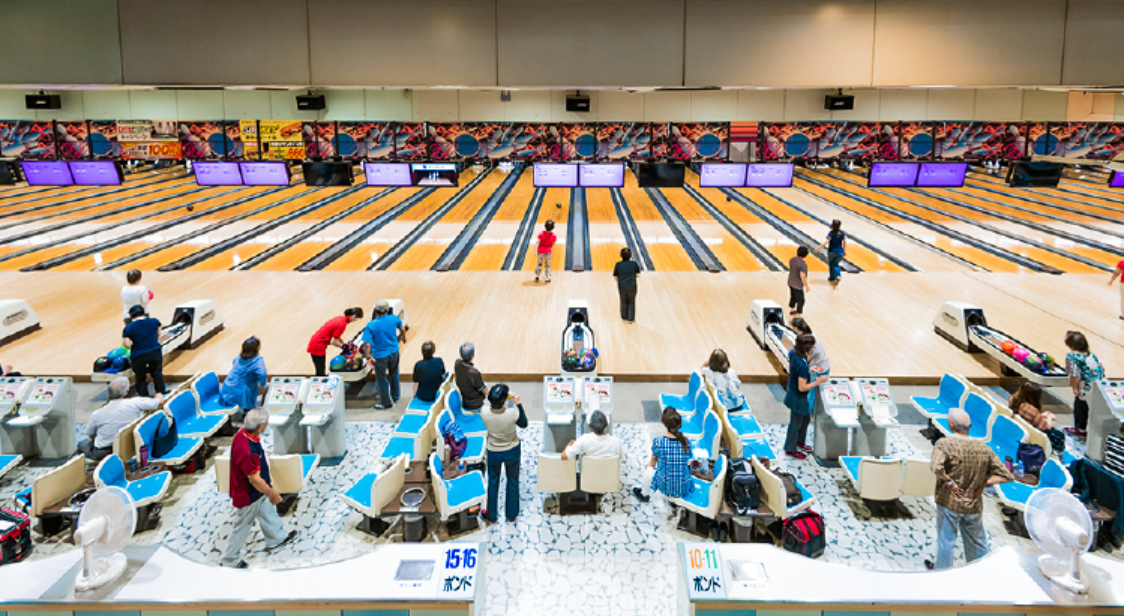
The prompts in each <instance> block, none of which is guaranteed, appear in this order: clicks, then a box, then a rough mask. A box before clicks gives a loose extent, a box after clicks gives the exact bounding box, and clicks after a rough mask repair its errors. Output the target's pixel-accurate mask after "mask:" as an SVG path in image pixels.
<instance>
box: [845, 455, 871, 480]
mask: <svg viewBox="0 0 1124 616" xmlns="http://www.w3.org/2000/svg"><path fill="white" fill-rule="evenodd" d="M864 457H866V456H840V457H839V466H840V467H842V468H843V472H845V473H847V478H848V479H850V480H851V483H858V482H859V465H860V464H862V461H863V458H864Z"/></svg>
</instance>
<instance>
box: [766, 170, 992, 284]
mask: <svg viewBox="0 0 1124 616" xmlns="http://www.w3.org/2000/svg"><path fill="white" fill-rule="evenodd" d="M745 193H746V196H748V197H750V198H751V199H754V200H755V201H757V202H758V203H759V204H761V205H762V206H763V207H770V203H771V201H770V199H769V198H770V197H773V198H780V199H784V200H785V201H787V202H788V203H791V204H793V205H795V206H797V207H799V208H800V209H802V210H804V211H806V212H808V213H810V214H812V215H815V216H818V217H819V218H822V219H823V220H835V219H838V220H839V221H840V222H841V223H843V227H842V228H843V231H844V232H846V233H847V234H848V236H849V237H851V238H852V239H854V238H859V239H862V240H863V241H865V242H867V243H869V244H871V245H874V246H877V247H878V248H879V249H880V250H884V251H886V252H888V253H890V254H892V255H894V256H895V257H897V258H899V259H902V260H904V261H905V262H907V263H909V264H910V265H912V266H914V267H916V268H918V269H919V270H921V271H924V272H963V271H969V270H971V269H972V267H971V265H969V264H968V263H966V262H964V261H961V260H958V259H955V258H953V257H952V256H951V255H947V254H945V253H943V252H941V251H939V250H937V249H936V247H935V245H934V242H935V241H936V234H934V233H933V232H932V231H930V230H928V229H925V228H921V227H919V228H917V229H915V230H913V231H912V232H916V233H917V234H918V235H916V236H914V239H910V238H908V237H905V236H904V235H903V233H904V231H902V230H898V229H895V228H894V227H890V226H883V225H879V224H877V223H875V222H872V221H871V220H869V219H867V218H864V217H862V216H859V215H857V214H855V213H853V212H851V211H850V210H847V209H844V208H841V207H836V206H833V205H829V204H827V203H824V202H823V201H822V200H820V199H817V198H815V197H814V196H812V195H810V194H808V193H806V192H804V191H802V190H798V189H796V188H769V189H749V190H747V191H745ZM759 196H760V199H759V198H758V197H759ZM770 209H771V208H770ZM802 228H803V227H802ZM805 232H806V233H808V234H809V235H812V233H811V232H810V231H808V230H806V229H805ZM821 233H822V234H823V235H824V236H825V237H826V233H823V232H822V231H821ZM815 237H816V236H814V235H813V238H815ZM853 244H854V242H851V243H850V244H849V246H848V256H849V255H850V246H852V245H853ZM879 258H880V259H881V257H879Z"/></svg>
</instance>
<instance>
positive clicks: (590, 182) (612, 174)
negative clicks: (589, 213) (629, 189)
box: [578, 163, 624, 188]
mask: <svg viewBox="0 0 1124 616" xmlns="http://www.w3.org/2000/svg"><path fill="white" fill-rule="evenodd" d="M578 186H581V187H582V188H624V163H606V164H603V165H579V167H578Z"/></svg>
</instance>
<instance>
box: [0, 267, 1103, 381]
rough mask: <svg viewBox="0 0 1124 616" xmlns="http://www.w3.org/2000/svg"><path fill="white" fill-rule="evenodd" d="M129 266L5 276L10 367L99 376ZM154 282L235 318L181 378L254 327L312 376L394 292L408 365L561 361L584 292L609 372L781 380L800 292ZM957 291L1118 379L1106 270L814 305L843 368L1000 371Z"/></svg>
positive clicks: (954, 277) (777, 283)
mask: <svg viewBox="0 0 1124 616" xmlns="http://www.w3.org/2000/svg"><path fill="white" fill-rule="evenodd" d="M123 276H124V274H123V272H36V273H30V274H25V273H18V272H0V285H2V286H3V287H5V288H18V289H20V291H21V296H22V297H25V298H26V299H28V300H29V301H30V302H31V304H32V305H33V306H34V307H35V309H36V310H37V311H38V312H39V314H40V316H41V318H42V319H43V329H42V330H40V331H38V332H35V333H33V334H30V335H28V336H26V337H24V338H22V339H19V340H17V341H15V342H11V343H9V344H7V345H5V346H3V347H0V354H2V356H3V360H4V363H10V364H13V365H15V366H16V367H17V368H19V369H20V370H21V371H22V372H24V373H25V374H34V375H51V374H55V375H68V376H75V377H79V378H82V377H85V376H88V374H89V371H90V366H91V365H92V364H93V361H94V359H96V358H97V357H98V356H100V355H102V354H104V353H105V352H107V351H108V350H109V349H111V348H113V347H115V346H117V345H118V344H119V343H120V329H121V323H120V288H121V285H122V283H123ZM145 282H146V284H147V285H148V286H149V287H150V288H151V289H153V291H154V292H155V294H156V300H155V302H154V303H153V305H152V312H153V314H154V316H156V317H157V318H160V319H162V320H165V321H167V320H169V319H170V317H171V314H172V311H173V308H174V307H175V306H176V305H177V304H178V303H182V302H184V301H188V300H191V299H199V298H210V299H213V300H215V301H216V302H217V305H218V307H219V309H220V311H221V312H222V313H223V315H224V316H225V320H226V329H225V330H224V331H222V332H221V333H219V334H218V335H217V336H216V337H215V338H214V339H212V340H210V341H208V342H207V343H205V344H204V345H203V346H202V347H200V348H199V349H196V350H188V351H183V352H181V353H178V354H177V355H176V356H174V357H171V358H169V359H168V361H167V362H166V367H165V371H166V372H167V373H168V374H169V375H173V376H175V377H183V376H187V375H190V374H193V373H195V372H197V371H201V370H214V371H216V372H219V373H220V374H223V373H225V372H226V371H227V369H228V368H229V366H230V362H231V360H232V359H233V357H234V356H235V355H236V354H237V352H238V349H239V346H240V344H241V341H242V340H243V339H245V338H247V337H249V336H251V335H256V336H258V337H259V338H261V339H262V341H263V355H264V356H265V358H266V363H267V365H268V366H269V368H270V371H271V374H308V373H309V372H310V371H311V365H310V363H309V361H308V357H307V354H306V353H305V346H306V345H307V343H308V338H309V336H311V335H312V332H313V331H314V330H315V329H316V328H317V327H319V326H320V325H321V324H322V323H323V322H324V321H326V320H327V319H328V318H330V317H332V316H335V315H336V314H339V312H340V311H341V310H343V309H344V308H346V307H348V306H352V305H360V306H364V307H369V306H371V305H373V304H374V302H375V301H377V300H378V299H380V298H382V297H388V296H389V297H399V298H402V299H403V300H404V301H405V303H406V307H407V310H408V314H409V317H410V325H411V328H410V341H409V343H408V344H407V345H405V346H404V348H403V363H402V365H403V368H402V370H403V372H404V373H406V374H408V373H409V371H410V367H411V366H412V365H413V363H414V362H415V361H417V360H418V359H419V357H420V344H421V342H422V341H424V340H430V339H431V340H434V341H435V342H436V343H437V347H438V350H439V355H441V356H442V357H445V358H446V359H447V360H448V363H450V364H451V363H452V362H451V360H452V358H453V356H454V353H455V349H456V347H457V346H458V345H460V344H461V343H462V342H465V341H471V342H473V343H474V344H475V345H476V347H477V356H478V365H479V366H480V368H481V369H482V370H483V371H484V372H485V373H486V374H488V375H493V376H490V377H489V378H491V379H492V380H494V379H495V378H496V376H494V375H505V376H504V378H512V377H516V378H538V377H540V376H541V375H543V374H552V373H557V372H558V370H559V355H560V349H559V342H558V340H559V338H558V336H559V334H560V332H561V330H562V328H563V326H564V325H565V323H564V319H565V308H566V304H567V302H568V301H569V300H571V299H578V298H580V299H586V300H588V301H589V302H590V307H591V326H592V327H593V329H594V331H595V333H596V339H597V346H598V347H599V350H600V352H601V358H602V359H601V364H600V369H601V372H602V373H603V374H612V375H615V376H618V377H622V378H633V379H666V378H672V379H683V378H685V376H686V375H687V374H688V373H689V372H690V371H691V370H693V369H696V368H697V367H698V365H700V364H701V363H702V362H703V361H704V360H705V359H706V357H707V356H708V355H709V353H710V351H711V350H712V349H713V348H714V347H716V346H718V347H722V348H724V349H725V350H726V351H727V352H728V353H729V354H730V357H731V361H732V363H733V367H734V369H735V370H736V371H737V372H738V373H739V374H740V375H742V376H743V378H745V379H747V380H750V379H757V380H759V379H767V380H772V381H776V380H777V379H778V375H779V372H778V368H777V367H776V366H774V365H773V363H772V360H771V359H770V356H769V355H767V354H766V353H765V352H763V351H761V349H760V348H759V347H757V345H756V343H755V342H754V341H753V339H752V337H751V336H750V335H749V333H747V332H746V330H745V327H746V316H747V313H748V310H749V308H748V307H749V305H750V303H751V301H752V300H754V299H759V298H769V299H774V300H777V301H782V302H783V300H784V299H785V297H786V296H787V293H786V291H785V287H786V274H785V273H783V272H724V273H720V274H709V273H706V274H703V273H699V272H678V273H677V272H647V273H645V275H644V276H643V277H642V279H641V284H640V293H639V296H638V304H637V323H636V324H635V325H628V324H626V323H623V322H621V321H620V320H619V319H618V318H617V315H616V311H617V294H616V285H615V283H614V281H613V279H612V276H610V275H609V273H608V272H597V271H593V272H583V273H569V272H559V273H558V274H557V275H556V276H555V283H554V284H552V285H550V286H549V287H544V286H535V285H528V284H527V279H526V278H525V277H523V276H519V275H513V274H511V273H509V272H446V273H439V272H433V271H419V272H338V273H337V272H316V273H312V274H305V273H298V272H265V271H250V272H226V271H218V272H196V271H181V272H167V273H161V272H146V274H145ZM1059 284H1062V285H1064V288H1063V287H1059V286H1058V285H1059ZM1060 298H1080V301H1076V302H1074V301H1070V300H1062V299H1060ZM948 300H962V301H968V302H972V303H975V304H977V305H979V306H981V307H983V308H984V310H985V311H986V313H987V317H988V321H989V323H991V324H992V325H994V326H996V327H998V328H1000V329H1002V330H1004V331H1006V332H1007V333H1009V334H1011V335H1012V336H1015V337H1016V338H1018V339H1020V340H1023V341H1025V342H1026V343H1028V344H1030V345H1032V346H1034V347H1036V348H1040V349H1042V350H1047V351H1050V352H1052V353H1054V354H1055V355H1059V356H1060V355H1062V353H1063V348H1062V339H1063V337H1064V335H1065V332H1066V331H1067V330H1070V329H1082V330H1083V331H1085V332H1086V334H1087V335H1089V336H1090V339H1091V340H1092V344H1093V348H1094V349H1095V350H1096V352H1097V354H1098V356H1099V357H1100V358H1101V360H1102V361H1103V362H1104V364H1105V365H1106V366H1107V368H1108V373H1109V375H1110V376H1117V375H1119V374H1120V370H1121V367H1124V336H1122V334H1121V328H1120V326H1119V322H1118V320H1117V319H1116V317H1115V315H1116V307H1117V302H1118V297H1117V291H1116V289H1109V288H1108V287H1106V286H1105V285H1104V280H1103V277H1102V276H1099V275H1097V276H1086V275H1072V274H1067V275H1063V276H1060V277H1059V276H1048V275H1041V274H1037V275H1036V274H1025V275H1008V274H983V273H971V274H966V273H952V272H931V273H928V274H926V275H923V276H919V275H916V274H904V273H902V274H899V273H863V274H858V275H855V276H849V277H847V278H846V279H845V280H844V282H843V284H841V285H839V286H838V287H837V288H835V289H833V288H832V287H831V286H829V285H828V284H827V283H826V282H824V281H822V280H819V279H816V280H813V281H812V290H811V292H810V293H809V294H808V304H807V307H806V310H805V314H806V317H807V318H808V320H809V323H810V324H811V325H812V327H813V328H814V329H815V330H816V333H817V335H819V336H820V337H822V339H823V341H824V344H825V346H826V349H827V352H828V354H829V356H830V357H831V360H832V369H833V373H834V374H837V375H843V376H888V377H893V378H896V379H900V380H901V379H904V380H917V379H922V380H925V381H927V382H936V379H937V378H939V376H940V375H941V374H944V373H945V372H954V373H961V374H964V375H965V376H968V377H971V378H985V379H987V378H995V377H996V375H997V371H996V366H995V364H994V362H993V360H991V359H990V358H988V357H986V356H982V355H970V354H967V353H963V352H962V351H960V350H959V349H957V348H956V347H954V346H953V345H952V344H950V343H949V342H947V341H946V340H944V339H943V338H941V337H940V336H937V335H936V334H935V333H933V330H932V320H933V317H934V316H935V315H936V313H937V311H938V309H939V307H940V305H941V303H943V302H944V301H948ZM1070 304H1073V305H1070ZM59 349H66V352H65V353H60V352H59Z"/></svg>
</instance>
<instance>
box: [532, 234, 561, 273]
mask: <svg viewBox="0 0 1124 616" xmlns="http://www.w3.org/2000/svg"><path fill="white" fill-rule="evenodd" d="M545 227H546V231H543V232H542V233H540V234H539V247H538V250H536V251H535V252H536V254H535V258H536V261H535V282H538V281H539V276H540V275H541V274H542V273H543V271H542V270H543V268H544V267H545V268H546V283H547V284H550V260H551V259H552V258H554V242H556V241H558V238H557V237H555V235H554V221H553V220H548V221H546V225H545Z"/></svg>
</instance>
